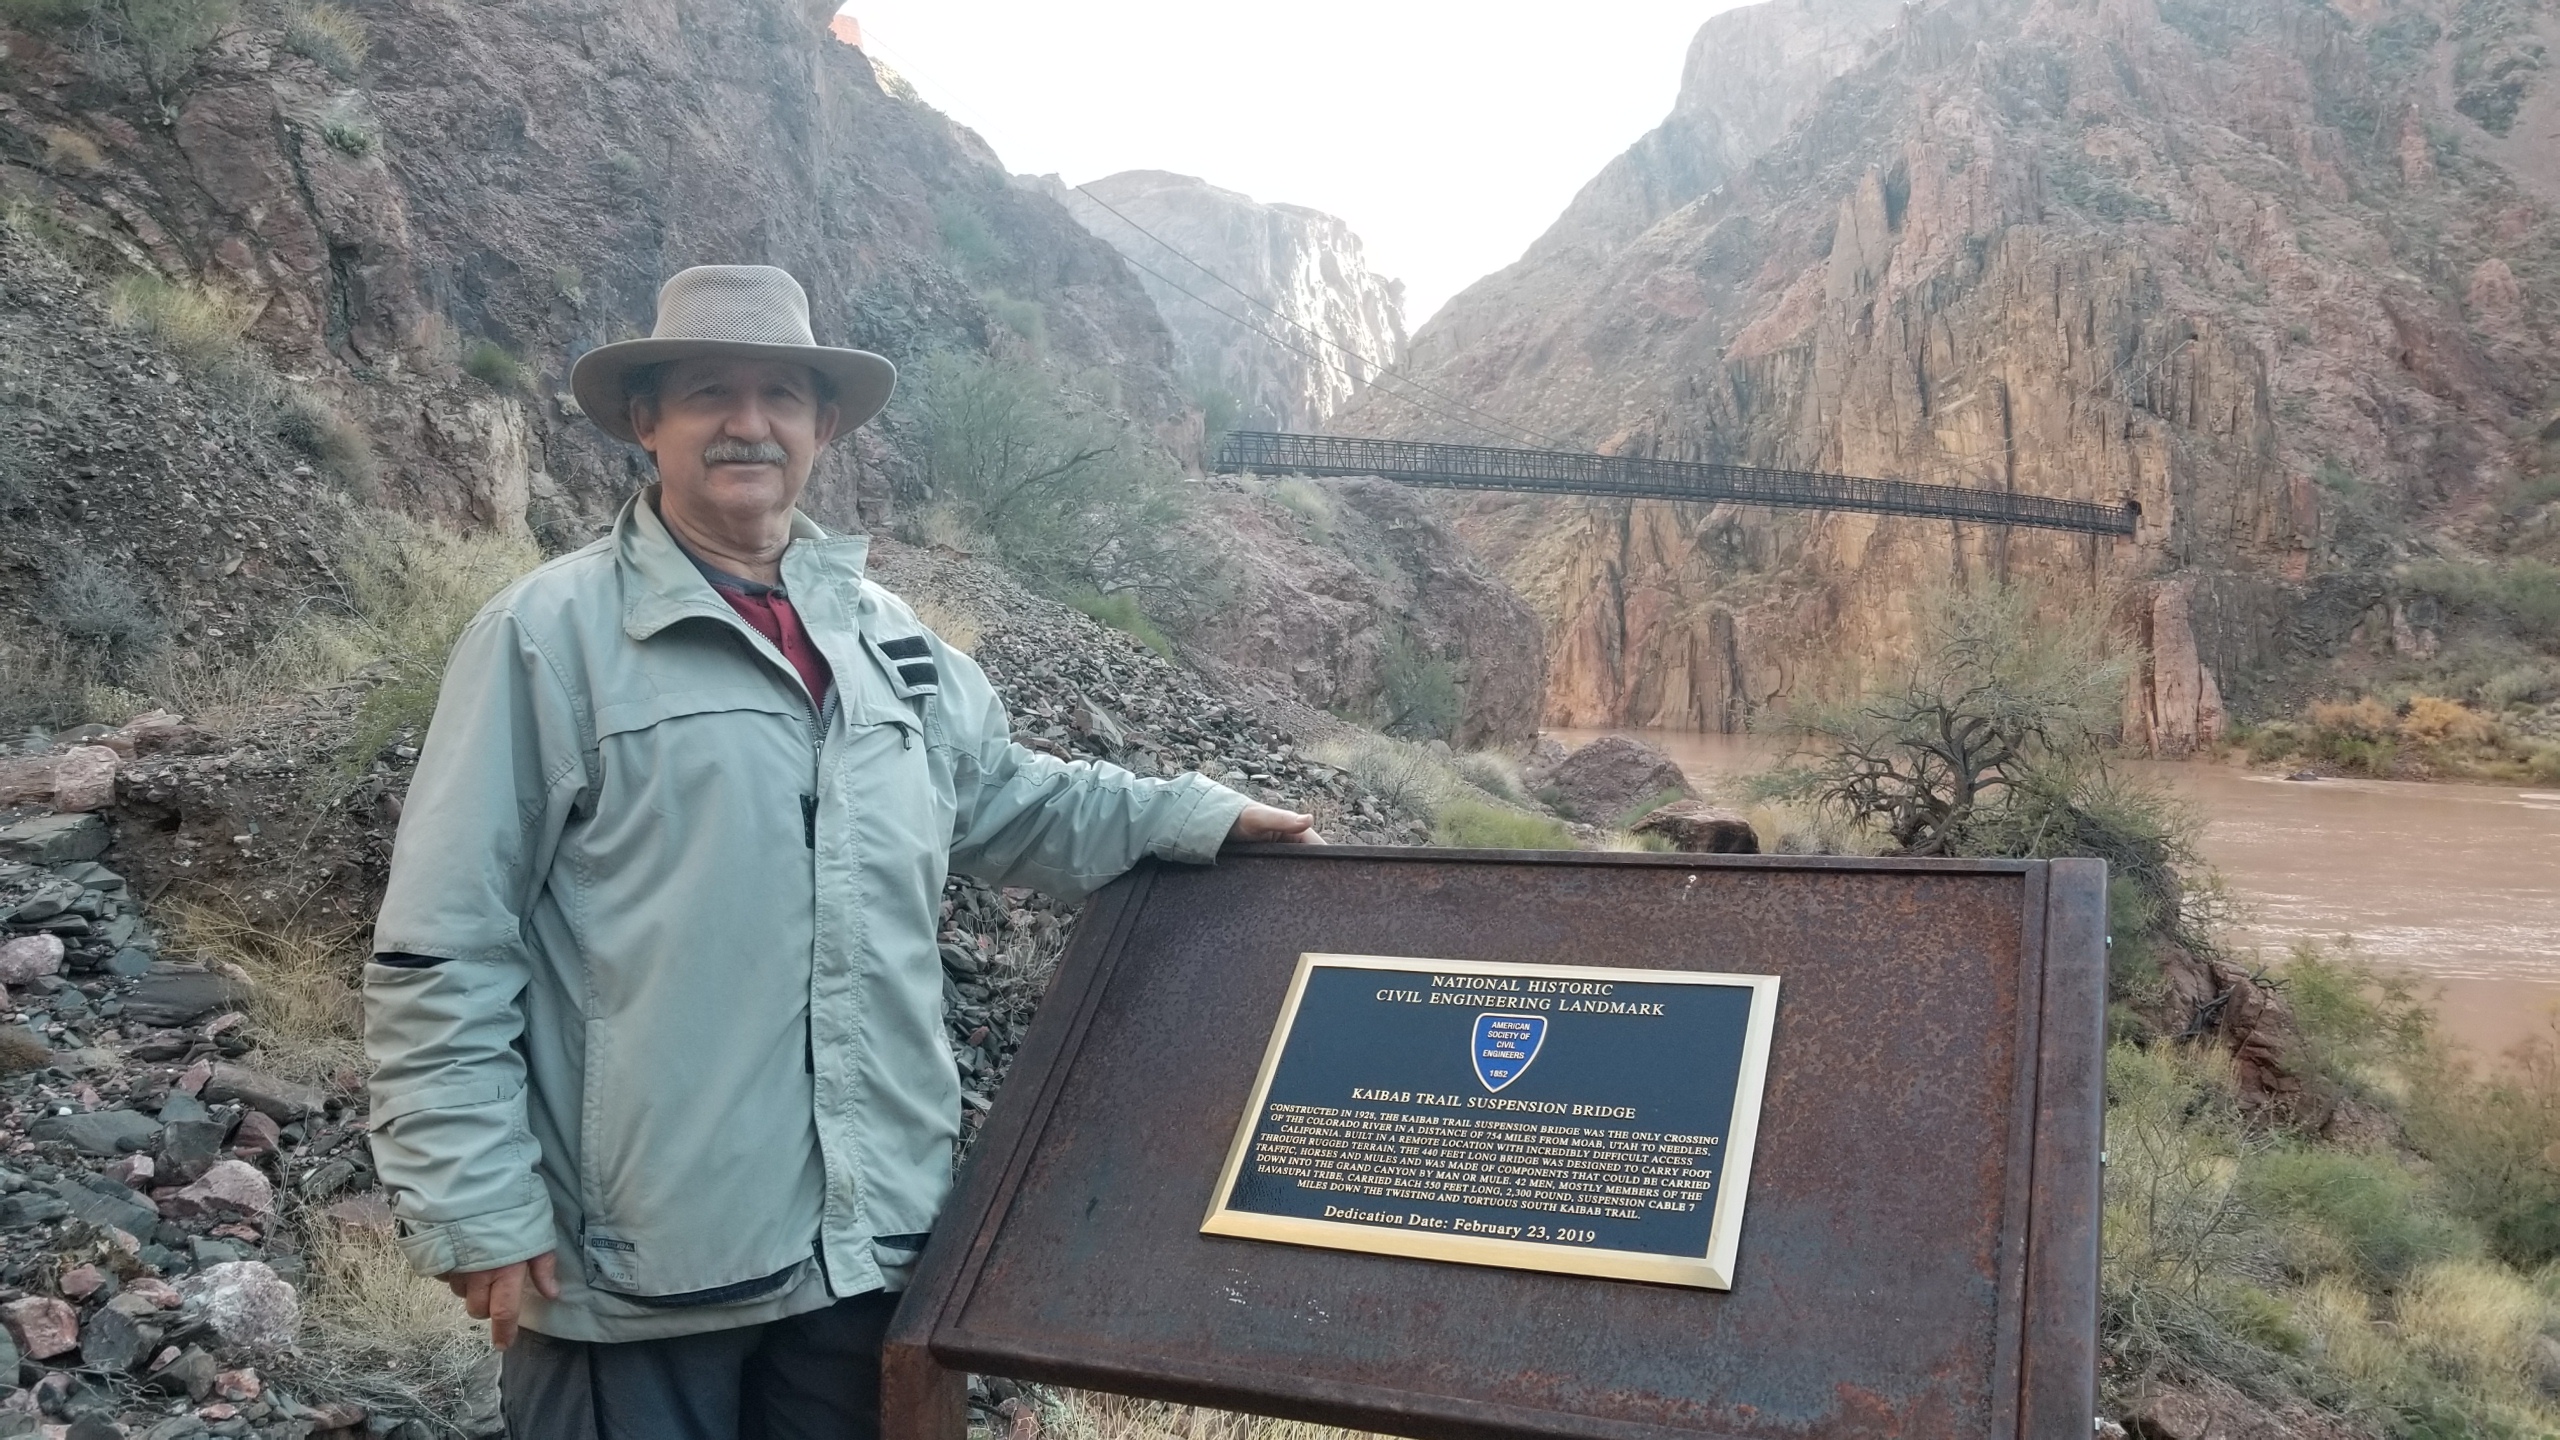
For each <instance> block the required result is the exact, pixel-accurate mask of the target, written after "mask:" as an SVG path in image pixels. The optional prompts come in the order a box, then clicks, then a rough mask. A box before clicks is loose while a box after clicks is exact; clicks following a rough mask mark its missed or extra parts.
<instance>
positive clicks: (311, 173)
mask: <svg viewBox="0 0 2560 1440" xmlns="http://www.w3.org/2000/svg"><path fill="white" fill-rule="evenodd" d="M175 8H176V9H177V10H178V11H186V12H188V14H189V15H192V14H193V13H194V9H195V8H201V10H202V11H203V12H204V14H205V15H207V16H211V17H214V18H215V19H219V18H220V15H221V14H222V13H224V12H225V11H227V9H228V7H213V6H209V5H208V6H203V7H192V8H191V7H189V6H183V5H182V6H178V7H175ZM830 9H831V7H830V6H828V5H826V4H824V3H817V0H742V3H738V4H734V5H724V6H720V7H717V9H716V10H704V9H702V8H700V7H696V6H687V5H682V4H677V3H674V0H634V3H630V4H623V5H615V6H608V7H604V8H601V9H599V8H596V7H593V6H583V5H574V4H569V3H565V0H528V3H523V4H510V5H503V6H495V7H488V6H481V7H471V8H469V9H467V10H461V9H455V8H453V7H450V6H444V5H435V4H427V3H416V0H384V3H377V4H368V5H365V6H363V7H361V11H360V17H361V22H362V28H361V30H360V31H350V30H348V28H347V27H344V26H341V27H339V29H340V32H341V33H339V34H337V35H335V36H331V35H327V34H322V35H318V36H317V37H316V38H315V36H314V34H313V32H312V31H311V30H310V29H309V25H308V20H307V18H306V12H300V11H297V12H295V13H294V14H293V15H277V14H274V13H272V11H271V9H270V7H264V6H261V7H256V8H254V9H252V8H243V9H242V10H241V11H240V18H238V19H237V20H236V21H232V22H228V23H224V24H221V25H219V26H218V27H215V28H212V29H210V30H209V31H208V32H207V33H206V34H204V35H200V36H197V37H195V38H196V39H198V40H200V41H201V42H202V43H201V44H200V45H199V46H197V47H196V48H183V47H181V48H178V49H176V50H174V51H172V48H171V47H172V46H176V45H178V41H176V40H173V39H171V37H169V36H165V35H164V36H160V37H158V38H157V39H156V40H155V39H154V38H153V37H148V36H142V37H137V36H128V35H123V34H120V33H117V32H116V30H115V29H114V27H113V26H112V25H110V23H109V21H108V19H106V18H98V17H97V16H93V17H92V18H90V19H87V20H81V19H79V18H78V16H79V15H80V14H81V13H82V10H83V7H77V6H64V7H53V11H59V12H61V14H62V15H63V16H64V17H67V18H66V23H64V24H60V25H56V26H52V27H42V26H34V27H29V28H19V29H6V28H0V49H4V50H5V57H0V191H5V192H6V194H7V195H8V196H9V197H10V199H11V204H12V206H13V207H14V213H16V214H17V215H18V216H19V218H20V220H21V222H29V223H32V224H34V225H35V226H37V227H38V228H40V229H41V230H42V231H43V232H44V233H45V234H48V235H52V236H55V237H57V238H59V239H60V240H61V241H62V245H63V248H65V249H67V250H68V251H71V252H73V253H74V258H76V259H80V260H82V261H83V262H84V263H86V264H87V265H88V267H89V268H90V269H91V270H92V271H93V272H94V273H96V274H97V275H98V276H100V277H101V278H102V279H104V278H110V277H112V276H114V275H116V274H120V273H126V272H129V271H132V270H144V271H149V272H155V273H157V274H160V275H164V276H168V277H173V278H176V279H180V280H185V281H200V282H203V283H205V284H207V285H209V286H212V287H214V289H215V291H216V293H218V294H220V295H224V296H228V297H231V299H232V301H233V302H234V303H236V304H239V305H242V306H245V307H247V308H248V310H249V311H250V313H251V315H252V316H253V318H252V320H251V322H250V324H249V327H248V335H249V338H250V339H251V340H252V341H254V342H256V343H257V344H258V345H259V346H260V347H261V348H262V349H263V351H264V352H265V353H266V354H268V355H270V356H272V357H273V358H274V360H275V362H276V364H277V366H278V367H279V368H280V369H282V370H284V371H285V372H287V373H288V375H289V376H290V379H291V382H292V384H293V386H294V388H295V389H296V390H297V391H299V392H300V393H303V394H306V395H311V396H317V397H322V398H325V399H326V400H328V401H329V402H330V403H331V404H333V405H334V406H335V407H336V408H338V409H339V410H341V411H342V412H344V413H345V414H346V415H347V416H348V417H349V418H351V419H352V420H354V421H355V422H356V423H357V425H358V426H359V427H360V429H361V430H362V431H363V432H364V433H365V434H366V436H367V437H368V438H369V439H370V440H371V442H372V444H373V446H374V447H375V449H376V450H377V451H378V452H379V454H380V456H381V459H382V461H383V473H382V484H383V489H384V492H385V495H386V498H389V499H391V500H393V501H396V502H397V503H400V504H402V505H403V506H404V507H407V508H411V509H414V510H419V511H423V512H426V513H431V514H439V515H443V516H446V517H449V518H452V519H455V520H459V521H464V522H468V523H475V524H481V525H511V524H521V523H525V518H526V517H527V516H528V514H529V515H530V516H531V519H532V521H533V523H534V524H535V525H536V526H537V528H540V529H543V530H544V531H545V532H546V534H547V538H550V539H553V540H554V541H555V542H565V541H567V540H572V539H576V538H579V537H580V536H582V535H583V534H585V533H588V532H589V531H591V530H592V529H593V528H594V527H595V525H596V524H597V522H598V521H599V519H600V518H601V517H603V516H604V515H606V514H608V513H609V512H610V510H611V508H612V506H613V505H614V503H615V502H616V501H617V500H618V499H619V497H620V496H622V495H624V494H626V493H628V491H629V490H630V488H631V487H632V486H633V485H634V483H636V482H637V481H638V479H639V478H640V475H641V469H640V466H641V465H642V464H644V463H645V462H644V461H643V459H642V457H640V456H639V455H638V453H637V452H636V451H629V450H626V449H624V448H623V447H619V446H617V445H615V444H613V443H612V442H610V441H609V440H606V439H605V438H603V437H602V436H600V435H598V434H597V433H596V432H595V431H594V430H593V428H592V427H589V426H586V425H584V424H581V423H578V421H577V417H575V416H574V415H573V414H571V413H570V412H569V410H568V408H567V406H568V402H567V401H566V398H565V390H566V387H565V384H564V376H565V372H566V368H567V365H568V362H569V361H570V360H571V359H572V358H573V357H574V356H575V355H576V354H578V353H579V352H581V351H583V350H586V349H588V348H590V347H592V346H594V345H596V344H599V343H602V342H605V341H608V340H613V339H617V338H622V337H625V336H628V335H631V334H633V333H637V332H642V331H645V330H646V328H647V327H648V325H649V323H650V318H651V314H652V311H653V302H654V299H655V293H656V288H657V285H658V282H659V281H660V279H662V278H663V277H664V276H665V275H666V274H668V273H671V272H672V271H674V270H676V269H678V268H681V267H682V266H685V265H688V264H694V263H699V262H704V261H763V262H770V263H773V264H778V265H782V266H784V267H786V268H788V269H790V270H791V271H792V272H793V273H794V274H795V275H797V276H798V277H799V278H800V280H801V281H802V283H803V284H804V285H805V286H806V287H807V288H808V290H809V293H810V298H811V302H812V304H813V307H814V310H815V313H816V323H817V329H818V331H819V333H820V335H821V336H822V337H824V338H828V339H832V340H837V341H844V342H853V343H859V344H862V345H866V346H869V347H871V348H874V349H877V350H880V351H882V352H884V353H886V354H888V355H889V356H890V357H891V358H892V359H893V360H901V361H904V360H910V359H913V358H915V357H917V356H919V355H921V354H924V353H926V352H929V351H931V350H933V349H935V348H937V347H941V346H953V345H958V346H967V347H970V348H984V347H986V346H988V345H990V344H997V345H1001V344H1004V343H1008V341H1009V331H1008V329H1007V323H1006V322H1005V321H1003V320H1000V319H999V318H997V317H998V316H1000V315H1004V314H1008V313H1010V314H1014V315H1016V316H1018V315H1019V313H1020V312H1021V309H1022V307H1024V306H1030V307H1034V308H1035V309H1036V311H1037V312H1038V319H1037V321H1036V327H1037V328H1038V330H1039V331H1040V332H1041V339H1042V343H1043V344H1044V346H1045V347H1046V349H1047V351H1048V352H1049V353H1051V354H1053V355H1054V356H1056V357H1057V358H1058V360H1059V361H1060V362H1061V363H1062V364H1066V365H1071V366H1075V367H1079V368H1092V367H1101V368H1104V369H1107V370H1108V371H1109V372H1110V373H1111V374H1112V375H1113V377H1114V378H1115V381H1116V383H1117V392H1118V394H1119V396H1120V398H1121V402H1122V404H1123V405H1124V406H1125V407H1126V408H1127V409H1128V410H1129V412H1130V413H1131V414H1132V415H1133V416H1135V417H1138V418H1140V419H1142V420H1144V421H1145V422H1147V423H1149V424H1150V425H1153V426H1156V427H1158V428H1160V429H1161V430H1162V431H1163V433H1165V434H1166V435H1167V438H1168V439H1169V440H1172V441H1174V442H1176V443H1177V444H1178V443H1179V442H1180V441H1181V439H1182V433H1183V428H1184V426H1185V425H1186V424H1189V425H1191V426H1194V427H1196V423H1197V422H1196V420H1191V419H1189V418H1188V404H1187V401H1186V400H1185V399H1184V398H1183V397H1182V396H1181V395H1180V394H1179V392H1178V389H1177V387H1176V386H1175V384H1174V382H1173V379H1172V374H1171V366H1172V359H1173V349H1172V341H1171V338H1170V337H1169V336H1168V335H1167V333H1166V332H1165V329H1164V326H1163V324H1162V322H1161V320H1160V319H1159V318H1158V317H1157V315H1156V313H1155V309H1154V306H1153V305H1152V304H1151V303H1150V302H1149V301H1148V299H1147V297H1146V295H1145V294H1144V292H1142V291H1140V290H1139V289H1138V288H1137V286H1136V285H1135V284H1134V283H1133V282H1132V281H1131V279H1130V277H1129V272H1128V271H1127V269H1126V267H1125V266H1123V265H1122V264H1121V262H1120V260H1119V258H1118V256H1117V255H1115V254H1114V253H1113V252H1112V251H1111V249H1110V248H1109V247H1108V246H1106V245H1104V244H1102V243H1101V242H1100V241H1098V240H1095V239H1094V238H1093V237H1091V236H1090V235H1088V234H1086V233H1085V232H1084V230H1083V229H1082V228H1081V227H1080V226H1078V225H1077V224H1076V223H1075V222H1074V221H1073V220H1072V219H1070V218H1069V217H1068V216H1067V214H1066V213H1065V211H1064V210H1062V209H1061V208H1059V207H1058V205H1057V204H1056V203H1055V202H1054V201H1052V200H1050V199H1049V198H1047V197H1046V196H1043V195H1039V194H1036V193H1033V192H1031V191H1028V190H1025V189H1022V188H1019V187H1016V186H1014V185H1013V184H1012V183H1011V181H1010V177H1009V176H1008V175H1007V174H1006V173H1005V171H1004V169H1003V167H1002V166H1001V165H1000V164H999V163H998V162H997V160H996V157H995V156H994V154H993V153H992V152H990V151H989V150H988V149H987V148H986V146H985V145H984V144H983V143H982V142H980V141H979V140H978V138H977V137H976V136H975V135H973V134H971V133H970V132H969V131H967V130H965V129H962V128H961V127H959V126H957V125H955V124H953V123H951V122H950V121H949V120H947V119H945V118H944V117H943V116H942V115H940V114H939V113H937V112H935V111H933V110H931V109H930V108H928V107H926V106H924V105H922V104H919V103H917V102H916V101H915V100H914V99H913V98H912V97H911V95H910V94H909V93H908V92H906V91H905V89H904V87H903V86H902V85H899V84H897V83H896V82H894V81H893V80H884V78H883V77H882V76H881V75H880V74H879V73H877V72H874V71H873V70H872V68H871V66H870V65H869V63H868V61H866V60H865V58H864V57H863V54H862V52H861V51H860V50H858V49H855V48H853V47H852V46H849V45H845V44H841V43H838V42H837V41H836V40H835V39H834V38H832V37H830V36H829V34H828V33H827V30H826V28H825V27H826V23H827V20H828V12H829V10H830ZM11 13H12V14H21V13H24V14H39V15H40V14H49V13H53V12H52V11H48V10H47V9H46V7H20V8H19V9H16V10H13V11H12V12H11ZM338 13H340V14H344V13H345V12H338ZM101 14H103V12H101ZM180 18H186V17H184V16H182V17H180ZM173 28H176V29H183V28H184V27H183V26H177V25H176V24H175V22H173ZM155 46H156V47H157V48H155ZM1194 434H1195V435H1196V429H1195V431H1194ZM1193 443H1194V444H1195V445H1196V439H1195V440H1194V441H1193ZM906 448H907V447H906V445H905V442H904V441H903V439H902V436H901V434H900V433H899V431H898V429H897V428H896V425H895V423H894V422H892V423H891V424H890V425H889V426H887V427H886V428H883V429H879V430H876V431H874V432H870V433H866V434H865V435H863V436H862V437H860V439H859V441H858V443H857V444H855V445H852V446H844V447H837V451H836V453H835V455H834V456H833V457H831V459H830V461H829V462H828V464H827V466H826V468H825V469H824V470H822V472H821V474H820V476H819V477H818V480H817V483H816V486H815V489H814V490H813V503H814V505H815V507H816V509H817V510H818V512H819V513H820V515H821V517H822V518H824V519H829V520H833V521H837V522H845V521H850V520H852V519H854V518H855V517H856V515H857V513H858V512H859V511H860V510H862V509H864V508H871V509H873V510H874V511H875V512H876V509H877V506H878V504H879V497H880V496H882V495H884V494H885V493H887V492H888V490H889V489H890V488H891V486H890V482H893V481H895V480H896V479H897V478H898V477H899V474H900V471H901V467H902V466H903V465H905V463H906V460H905V456H904V451H905V449H906ZM256 563H258V562H257V561H256V560H255V559H254V558H253V560H252V561H251V564H252V565H253V566H254V565H255V564H256Z"/></svg>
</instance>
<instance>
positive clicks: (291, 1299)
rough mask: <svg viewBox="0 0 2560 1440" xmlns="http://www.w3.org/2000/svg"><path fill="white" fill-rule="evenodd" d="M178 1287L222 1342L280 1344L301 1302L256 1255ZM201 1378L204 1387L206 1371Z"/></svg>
mask: <svg viewBox="0 0 2560 1440" xmlns="http://www.w3.org/2000/svg"><path fill="white" fill-rule="evenodd" d="M231 1163H233V1164H237V1163H238V1162H237V1161H233V1162H231ZM241 1168H242V1169H244V1170H245V1169H247V1168H248V1167H247V1166H242V1167H241ZM178 1293H179V1294H180V1295H182V1296H184V1297H186V1312H185V1313H186V1314H188V1315H189V1316H190V1317H200V1318H202V1319H203V1320H204V1322H205V1323H206V1324H208V1325H210V1326H212V1327H213V1332H214V1333H215V1334H216V1335H219V1336H221V1337H222V1342H223V1343H224V1344H226V1345H237V1346H240V1347H242V1348H244V1349H249V1350H281V1349H283V1348H284V1347H286V1346H288V1345H290V1344H292V1343H293V1335H294V1331H295V1330H296V1329H297V1328H298V1327H299V1326H300V1325H301V1323H302V1304H301V1301H300V1300H299V1299H298V1298H296V1296H295V1295H294V1293H293V1287H292V1286H290V1285H287V1284H286V1283H284V1281H283V1279H282V1278H281V1277H279V1276H278V1275H277V1274H276V1272H275V1271H273V1270H270V1269H268V1268H267V1267H266V1265H265V1264H264V1263H263V1262H260V1261H256V1260H230V1261H225V1262H223V1263H221V1264H218V1265H209V1266H206V1267H205V1268H204V1269H203V1270H201V1271H199V1272H197V1273H196V1274H193V1275H190V1276H188V1277H187V1278H186V1279H184V1280H182V1281H180V1282H178ZM55 1303H56V1304H59V1303H61V1302H59V1301H56V1302H55ZM181 1363H183V1362H181ZM205 1379H206V1384H207V1388H210V1387H211V1383H212V1376H211V1375H210V1374H208V1375H207V1376H206V1377H205ZM190 1388H191V1389H192V1387H190Z"/></svg>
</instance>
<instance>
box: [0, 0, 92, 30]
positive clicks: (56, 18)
mask: <svg viewBox="0 0 2560 1440" xmlns="http://www.w3.org/2000/svg"><path fill="white" fill-rule="evenodd" d="M97 13H98V4H97V0H0V22H5V23H7V24H10V25H15V26H17V27H18V28H20V29H22V30H59V29H65V28H68V27H70V26H73V25H78V24H81V23H83V22H85V21H88V20H90V19H93V18H95V17H96V15H97Z"/></svg>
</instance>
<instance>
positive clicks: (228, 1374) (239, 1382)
mask: <svg viewBox="0 0 2560 1440" xmlns="http://www.w3.org/2000/svg"><path fill="white" fill-rule="evenodd" d="M264 1388H265V1387H264V1386H263V1385H261V1384H260V1383H259V1381H258V1372H257V1371H255V1370H252V1369H249V1368H247V1367H246V1366H243V1367H242V1368H240V1369H238V1370H225V1371H223V1372H222V1373H220V1374H218V1375H216V1376H214V1377H213V1393H214V1394H216V1395H219V1396H221V1397H222V1398H223V1399H225V1400H237V1401H239V1402H241V1403H242V1404H247V1403H248V1402H249V1401H252V1400H255V1399H257V1398H258V1395H259V1393H260V1391H262V1390H263V1389H264Z"/></svg>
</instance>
